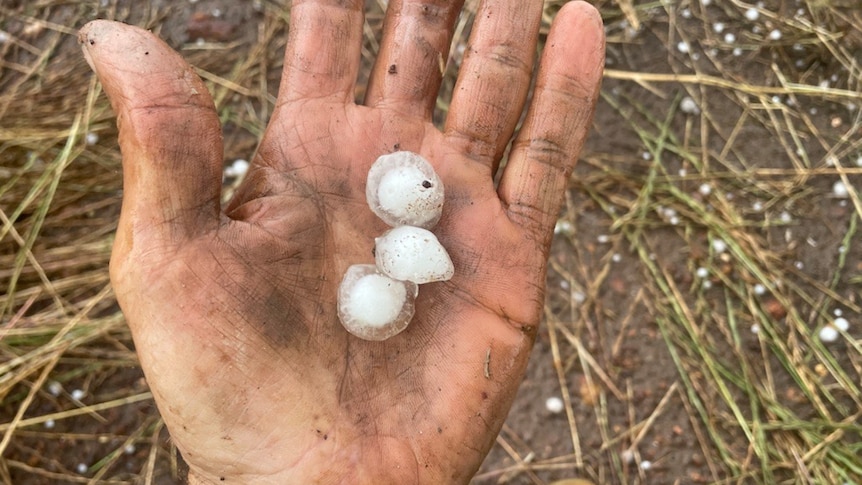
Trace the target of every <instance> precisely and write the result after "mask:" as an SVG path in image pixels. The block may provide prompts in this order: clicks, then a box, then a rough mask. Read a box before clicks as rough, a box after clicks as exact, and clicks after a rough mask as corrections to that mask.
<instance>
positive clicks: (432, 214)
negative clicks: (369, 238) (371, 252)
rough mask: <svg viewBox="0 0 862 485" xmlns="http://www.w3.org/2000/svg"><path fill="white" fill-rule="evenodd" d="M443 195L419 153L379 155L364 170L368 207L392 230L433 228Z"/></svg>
mask: <svg viewBox="0 0 862 485" xmlns="http://www.w3.org/2000/svg"><path fill="white" fill-rule="evenodd" d="M443 196H444V194H443V182H442V181H441V180H440V177H438V176H437V173H436V172H434V167H432V166H431V164H430V163H428V161H427V160H425V159H424V158H422V157H421V156H420V155H419V154H416V153H413V152H407V151H400V152H395V153H390V154H387V155H383V156H381V157H380V158H378V159H377V161H376V162H374V164H373V165H372V166H371V169H369V171H368V181H367V183H366V185H365V197H366V198H367V199H368V206H369V207H370V208H371V210H372V211H373V212H374V214H376V215H377V217H379V218H381V219H382V220H383V221H384V222H386V223H387V224H389V225H390V226H392V227H397V226H402V225H409V226H417V227H422V228H425V229H430V228H432V227H434V225H435V224H437V221H439V220H440V215H441V214H442V213H443Z"/></svg>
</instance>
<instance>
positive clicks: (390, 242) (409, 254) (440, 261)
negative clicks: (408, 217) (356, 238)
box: [374, 226, 455, 284]
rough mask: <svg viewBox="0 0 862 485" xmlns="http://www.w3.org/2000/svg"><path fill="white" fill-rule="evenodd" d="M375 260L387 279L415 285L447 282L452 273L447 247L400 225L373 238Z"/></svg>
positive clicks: (429, 235) (431, 236)
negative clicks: (410, 282)
mask: <svg viewBox="0 0 862 485" xmlns="http://www.w3.org/2000/svg"><path fill="white" fill-rule="evenodd" d="M374 261H375V263H376V264H377V268H378V269H379V270H380V271H382V272H383V273H385V274H386V275H387V276H389V277H390V278H395V279H396V280H401V281H412V282H413V283H416V284H424V283H432V282H434V281H446V280H448V279H451V278H452V276H453V275H454V274H455V267H454V266H453V265H452V260H451V259H450V258H449V253H447V252H446V248H444V247H443V245H441V244H440V241H438V240H437V236H435V235H434V233H432V232H431V231H429V230H427V229H422V228H420V227H413V226H400V227H396V228H394V229H390V230H389V231H387V232H386V233H384V234H383V235H382V236H380V237H378V238H375V239H374Z"/></svg>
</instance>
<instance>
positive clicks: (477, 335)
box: [80, 0, 604, 484]
mask: <svg viewBox="0 0 862 485" xmlns="http://www.w3.org/2000/svg"><path fill="white" fill-rule="evenodd" d="M363 3H364V2H362V1H348V0H342V1H335V0H317V1H315V0H305V1H299V0H297V1H294V2H293V6H292V12H291V27H290V35H289V40H288V45H287V50H286V54H285V63H284V65H285V67H284V73H283V79H282V88H281V91H280V92H279V96H278V102H277V107H276V109H275V111H274V113H273V116H272V119H271V121H270V124H269V127H268V129H267V132H266V134H265V136H264V139H263V142H262V143H261V145H260V148H259V150H258V152H257V154H256V155H255V157H254V159H253V161H252V166H251V169H250V171H249V174H248V176H247V178H246V180H245V182H244V183H243V184H242V186H241V188H240V189H239V191H238V193H237V195H236V197H235V198H234V200H233V201H231V202H230V204H228V205H227V207H221V206H220V204H219V193H220V187H221V176H222V175H221V174H222V161H223V152H222V138H221V129H220V126H219V122H218V118H217V115H216V112H215V110H214V108H213V104H212V100H211V98H210V95H209V93H208V92H207V90H206V87H205V86H204V84H203V83H202V82H201V80H200V79H199V78H198V77H197V76H196V75H195V74H194V72H193V70H192V69H191V68H190V67H189V66H188V65H187V64H186V63H185V62H184V61H183V60H182V58H181V57H180V56H179V55H178V54H176V53H175V52H174V51H172V50H171V49H170V48H169V47H168V46H167V45H165V44H164V43H163V42H162V41H160V40H158V39H157V38H156V37H154V36H153V35H151V34H149V33H147V32H145V31H143V30H140V29H138V28H135V27H131V26H127V25H122V24H117V23H113V22H108V21H95V22H92V23H90V24H88V25H87V26H85V27H84V28H83V29H82V30H81V32H80V41H81V45H82V47H83V50H84V55H85V57H86V59H87V60H88V62H89V63H90V65H91V66H92V68H93V69H94V71H95V72H96V74H97V75H98V77H99V79H100V81H101V82H102V85H103V87H104V90H105V93H106V94H107V96H108V98H109V99H110V101H111V103H112V105H113V108H114V110H115V112H116V114H117V122H118V125H119V127H120V146H121V149H122V152H123V177H124V178H123V184H124V197H123V208H122V214H121V217H120V223H119V228H118V230H117V238H116V243H115V246H114V251H113V255H112V258H111V280H112V281H113V284H114V288H115V291H116V295H117V299H118V301H119V303H120V305H121V307H122V309H123V312H124V313H125V315H126V318H127V320H128V323H129V326H130V327H131V329H132V334H133V337H134V340H135V345H136V347H137V351H138V354H139V356H140V361H141V365H142V367H143V369H144V372H145V374H146V377H147V381H148V383H149V385H150V387H151V388H152V391H153V394H154V396H155V400H156V403H157V405H158V407H159V410H160V412H161V414H162V415H163V417H164V420H165V423H166V424H167V426H168V429H169V430H170V432H171V436H172V439H173V440H174V442H175V443H176V445H177V447H178V448H179V449H180V451H181V452H182V454H183V457H184V458H185V460H186V461H187V462H188V464H189V467H190V475H189V481H190V482H192V483H274V484H276V483H277V484H284V483H323V484H336V483H351V484H355V483H381V484H385V483H399V484H404V483H428V484H440V483H464V482H467V481H469V479H470V477H471V476H472V475H473V473H475V471H476V470H477V469H478V467H479V465H480V464H481V462H482V460H483V458H484V457H485V455H486V454H487V453H488V451H489V449H490V448H491V446H492V444H493V443H494V439H495V437H496V435H497V433H498V431H499V429H500V427H501V426H502V423H503V421H504V419H505V417H506V414H507V412H508V409H509V407H510V405H511V403H512V400H513V399H514V396H515V393H516V391H517V388H518V384H519V382H520V381H521V379H522V378H523V375H524V370H525V367H526V364H527V360H528V357H529V353H530V350H531V347H532V344H533V341H534V339H535V336H536V329H537V326H538V324H539V319H540V315H541V310H542V306H543V301H544V280H545V270H546V264H547V257H548V248H549V243H550V239H551V234H552V228H553V226H554V223H555V220H556V215H557V213H558V210H559V206H560V203H561V200H562V196H563V193H564V191H565V189H566V186H567V181H568V178H569V175H570V174H571V171H572V168H573V166H574V164H575V162H576V160H577V156H578V153H579V152H580V150H581V147H582V144H583V141H584V138H585V136H586V133H587V130H588V127H589V125H590V120H591V117H592V113H593V109H594V106H595V102H596V98H597V94H598V86H599V82H600V79H601V72H602V66H603V58H604V39H603V29H602V25H601V20H600V18H599V16H598V14H597V13H596V11H595V10H594V9H593V8H592V7H590V6H589V5H587V4H586V3H581V2H573V3H569V4H567V5H566V6H565V7H564V8H563V9H562V10H561V11H560V12H559V14H558V15H557V17H556V20H555V21H554V24H553V27H552V29H551V31H550V33H549V34H548V37H547V42H546V45H545V48H544V53H543V56H542V58H541V61H540V65H539V66H540V67H539V70H538V75H537V76H538V77H537V81H536V86H535V94H534V95H533V96H532V97H531V100H530V103H529V106H527V102H526V100H527V92H528V87H529V85H530V81H531V77H532V76H533V72H534V71H533V63H534V53H535V47H536V42H537V40H536V39H537V32H538V26H539V23H540V17H541V11H542V2H541V1H533V0H529V1H528V0H493V1H492V0H489V1H485V2H484V3H482V4H481V5H480V6H479V10H478V13H477V15H476V21H475V25H474V27H473V31H472V37H471V39H470V43H469V48H468V51H467V55H466V58H465V60H464V62H463V64H462V66H461V70H460V75H459V78H458V83H457V86H456V88H455V94H454V98H453V100H452V102H451V109H450V112H449V113H448V116H447V119H446V123H445V127H444V129H443V130H442V131H441V130H438V129H437V128H435V127H434V126H433V125H432V123H431V114H432V110H433V107H434V105H435V99H436V94H437V91H438V88H439V84H440V80H441V73H440V59H441V58H442V59H446V58H447V53H448V49H449V43H450V41H451V37H452V33H453V25H454V23H455V20H456V17H457V15H458V12H459V11H460V9H461V4H460V3H459V2H457V1H452V2H448V1H443V0H398V1H396V0H391V1H390V7H389V12H388V13H387V18H386V23H385V31H384V35H383V40H382V44H381V45H382V47H381V52H380V56H379V59H378V61H377V64H376V67H375V68H374V71H373V74H372V76H371V81H370V83H369V86H368V90H367V98H366V100H365V102H364V103H363V104H356V103H354V100H353V93H354V83H355V80H356V77H357V71H358V69H359V62H360V44H361V40H362V35H363V34H362V28H363V11H362V9H363ZM441 56H442V57H441ZM391 66H395V67H394V68H393V67H391ZM525 107H526V110H527V111H526V113H527V114H526V117H525V118H524V121H523V126H522V128H521V129H520V131H519V132H518V133H517V134H515V133H514V132H515V128H516V125H517V123H518V121H519V119H520V117H521V114H522V112H523V111H524V109H525ZM510 143H511V151H510V153H509V159H508V163H507V165H506V166H505V169H503V170H502V174H498V176H499V177H500V179H499V180H500V181H499V184H498V186H495V184H494V175H495V173H496V172H497V171H498V166H499V162H500V159H501V157H502V155H503V153H504V151H505V150H506V148H507V146H509V144H510ZM396 149H401V150H411V151H415V152H418V153H420V154H422V155H423V156H424V157H425V158H427V159H428V160H430V161H431V163H432V164H433V165H434V166H435V168H436V170H437V172H438V173H439V174H440V176H441V178H442V180H443V182H444V183H445V186H446V205H445V207H444V213H443V217H442V219H441V221H440V223H439V224H438V226H437V227H436V228H435V233H436V234H437V235H438V237H439V239H440V241H441V243H442V244H443V245H444V246H445V247H446V248H447V249H448V251H449V253H450V255H451V257H452V260H453V262H454V265H455V276H454V278H452V279H451V280H450V281H447V282H442V283H432V284H428V285H423V286H422V288H421V290H420V295H419V298H418V300H417V304H416V306H417V309H416V315H415V317H414V319H413V321H412V323H411V325H410V327H409V328H408V329H407V330H406V331H404V332H403V333H401V334H399V335H397V336H395V337H393V338H391V339H389V340H387V341H384V342H368V341H363V340H360V339H357V338H356V337H353V336H351V335H349V334H348V333H347V332H346V331H345V330H344V329H343V328H342V327H341V325H340V323H339V321H338V319H337V316H336V292H337V288H338V284H339V281H340V279H341V276H342V275H343V273H344V271H345V270H346V268H347V267H348V266H349V265H350V264H355V263H370V262H372V261H373V259H372V256H371V249H372V241H373V238H374V237H375V236H377V235H380V234H382V233H383V232H384V231H385V230H386V227H385V225H384V224H383V222H381V221H380V220H378V219H377V218H376V217H375V216H374V215H373V214H372V213H371V211H370V210H369V209H368V207H367V205H366V203H365V196H364V187H365V176H366V173H367V171H368V168H369V167H370V165H371V164H372V163H373V162H374V160H375V159H376V158H377V157H378V156H379V155H381V154H384V153H389V152H392V151H395V150H396Z"/></svg>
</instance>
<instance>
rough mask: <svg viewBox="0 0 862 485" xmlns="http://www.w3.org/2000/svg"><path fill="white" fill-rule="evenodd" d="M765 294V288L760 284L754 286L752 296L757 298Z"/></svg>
mask: <svg viewBox="0 0 862 485" xmlns="http://www.w3.org/2000/svg"><path fill="white" fill-rule="evenodd" d="M765 293H766V287H765V286H763V285H762V284H760V283H757V284H756V285H754V294H755V295H757V296H760V295H763V294H765Z"/></svg>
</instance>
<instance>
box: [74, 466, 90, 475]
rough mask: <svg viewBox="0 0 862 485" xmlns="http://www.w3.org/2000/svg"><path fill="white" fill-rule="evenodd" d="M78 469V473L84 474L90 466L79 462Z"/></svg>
mask: <svg viewBox="0 0 862 485" xmlns="http://www.w3.org/2000/svg"><path fill="white" fill-rule="evenodd" d="M76 469H77V470H78V473H80V474H81V475H83V474H85V473H87V470H89V469H90V467H88V466H87V464H86V463H78V466H77V467H76Z"/></svg>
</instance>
